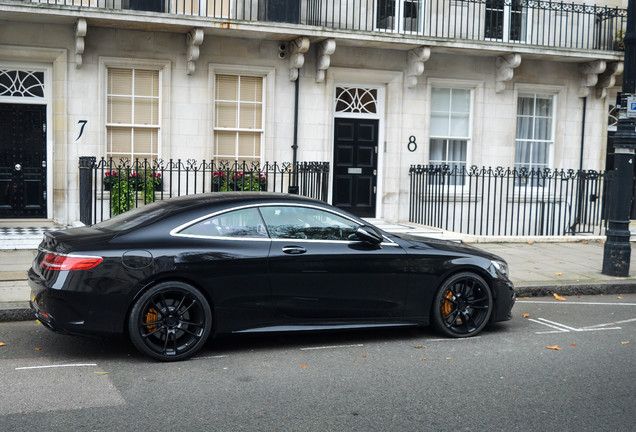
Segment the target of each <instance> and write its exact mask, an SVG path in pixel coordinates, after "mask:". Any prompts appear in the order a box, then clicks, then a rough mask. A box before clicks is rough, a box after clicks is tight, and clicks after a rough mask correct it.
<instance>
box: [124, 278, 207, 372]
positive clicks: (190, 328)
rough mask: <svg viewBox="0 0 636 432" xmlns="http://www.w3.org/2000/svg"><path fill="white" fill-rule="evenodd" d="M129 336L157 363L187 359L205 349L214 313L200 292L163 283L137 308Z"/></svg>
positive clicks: (145, 294)
mask: <svg viewBox="0 0 636 432" xmlns="http://www.w3.org/2000/svg"><path fill="white" fill-rule="evenodd" d="M128 332H129V334H130V340H131V341H132V343H133V345H135V348H137V349H138V350H139V351H140V352H141V353H143V354H146V355H147V356H150V357H152V358H154V359H156V360H161V361H178V360H183V359H186V358H188V357H190V356H192V355H193V354H195V353H196V352H197V351H199V350H200V349H201V347H203V345H204V344H205V342H206V340H207V339H208V337H209V336H210V333H211V332H212V311H211V309H210V305H209V304H208V302H207V300H206V299H205V297H204V296H203V294H201V292H199V291H198V290H197V289H196V288H194V287H192V286H191V285H188V284H186V283H183V282H162V283H159V284H157V285H155V286H154V287H152V288H150V289H149V290H148V291H146V292H145V293H144V294H143V295H142V296H141V297H140V298H139V299H138V300H137V301H136V302H135V304H134V305H133V308H132V310H131V312H130V316H129V317H128Z"/></svg>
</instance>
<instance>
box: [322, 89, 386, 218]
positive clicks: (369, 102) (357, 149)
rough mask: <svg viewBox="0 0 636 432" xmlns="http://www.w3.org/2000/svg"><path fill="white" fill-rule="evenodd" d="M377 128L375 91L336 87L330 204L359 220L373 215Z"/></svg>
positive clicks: (376, 174) (375, 187) (376, 162)
mask: <svg viewBox="0 0 636 432" xmlns="http://www.w3.org/2000/svg"><path fill="white" fill-rule="evenodd" d="M379 126H380V119H379V118H378V89H377V88H360V87H345V86H337V87H336V112H335V119H334V156H333V196H332V203H333V205H335V206H336V207H339V208H342V209H343V210H347V211H349V212H350V213H353V214H355V215H356V216H359V217H370V218H373V217H375V215H376V198H377V186H378V140H379V139H378V136H379Z"/></svg>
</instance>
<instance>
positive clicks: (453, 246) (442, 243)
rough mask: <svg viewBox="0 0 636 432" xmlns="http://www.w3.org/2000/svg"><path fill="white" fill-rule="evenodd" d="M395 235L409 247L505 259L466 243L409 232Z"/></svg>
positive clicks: (491, 258)
mask: <svg viewBox="0 0 636 432" xmlns="http://www.w3.org/2000/svg"><path fill="white" fill-rule="evenodd" d="M395 237H397V238H399V239H402V240H404V241H406V242H407V243H408V244H409V245H410V246H411V247H414V248H417V249H419V248H424V249H436V250H443V251H448V252H454V253H460V254H470V255H477V256H481V257H483V258H486V259H489V260H498V261H504V262H505V260H504V259H503V258H501V257H500V256H498V255H495V254H493V253H490V252H486V251H484V250H482V249H479V248H476V247H474V246H470V245H467V244H465V243H459V242H454V241H449V240H441V239H435V238H431V237H422V236H415V235H409V234H400V235H396V236H395ZM405 246H406V248H407V251H408V245H405Z"/></svg>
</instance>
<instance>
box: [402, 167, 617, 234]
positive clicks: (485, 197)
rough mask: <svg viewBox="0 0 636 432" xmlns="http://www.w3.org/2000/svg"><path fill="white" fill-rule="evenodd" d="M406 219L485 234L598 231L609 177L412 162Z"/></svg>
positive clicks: (604, 174)
mask: <svg viewBox="0 0 636 432" xmlns="http://www.w3.org/2000/svg"><path fill="white" fill-rule="evenodd" d="M409 176H410V201H409V221H410V222H415V223H419V224H423V225H429V226H433V227H437V228H441V229H445V230H449V231H454V232H458V233H463V234H470V235H484V236H562V235H575V234H594V235H602V233H603V232H604V229H605V227H606V221H605V220H604V217H603V215H604V214H606V209H607V205H608V199H606V198H605V197H606V195H607V194H606V191H607V190H609V180H610V175H609V174H608V173H604V172H597V171H585V170H583V171H575V170H550V169H530V170H528V169H525V168H520V169H517V168H503V167H497V168H490V167H489V168H485V167H482V168H478V167H476V166H473V167H471V168H469V169H466V168H465V167H463V166H459V165H457V166H448V165H413V166H411V168H410V170H409Z"/></svg>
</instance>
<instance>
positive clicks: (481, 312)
mask: <svg viewBox="0 0 636 432" xmlns="http://www.w3.org/2000/svg"><path fill="white" fill-rule="evenodd" d="M492 308H493V299H492V293H491V291H490V287H489V286H488V284H487V283H486V281H485V280H484V279H482V278H481V277H480V276H479V275H477V274H475V273H470V272H464V273H458V274H456V275H453V276H451V277H450V278H448V279H447V280H446V281H444V283H443V284H442V286H441V287H440V289H439V290H438V291H437V293H436V294H435V299H434V300H433V308H432V311H431V314H432V320H433V324H434V326H435V327H436V328H437V330H438V331H440V332H441V333H443V334H444V335H446V336H450V337H455V338H463V337H470V336H474V335H476V334H478V333H479V332H480V331H481V330H482V329H483V328H484V327H485V326H486V324H488V321H489V320H490V315H491V314H492Z"/></svg>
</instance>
